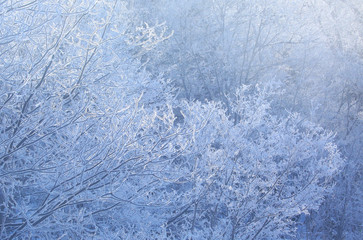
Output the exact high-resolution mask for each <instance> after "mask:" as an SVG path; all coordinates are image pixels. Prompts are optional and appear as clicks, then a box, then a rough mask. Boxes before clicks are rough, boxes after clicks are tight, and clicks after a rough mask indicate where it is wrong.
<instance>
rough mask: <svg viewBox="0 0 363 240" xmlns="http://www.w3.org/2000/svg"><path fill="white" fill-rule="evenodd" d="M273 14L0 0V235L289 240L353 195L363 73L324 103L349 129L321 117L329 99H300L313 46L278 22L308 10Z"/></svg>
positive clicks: (252, 8) (248, 8)
mask: <svg viewBox="0 0 363 240" xmlns="http://www.w3.org/2000/svg"><path fill="white" fill-rule="evenodd" d="M267 3H268V2H267V1H256V3H252V2H248V1H220V0H217V1H184V0H183V1H174V0H172V1H163V0H159V1H143V0H128V1H124V0H118V1H117V0H116V1H114V0H99V1H96V0H95V1H93V0H79V1H78V0H75V1H58V0H57V1H56V0H49V1H40V0H39V1H38V0H35V1H27V0H24V1H23V0H20V1H11V0H5V1H1V2H0V239H10V240H11V239H293V238H298V237H300V236H302V230H301V229H302V228H301V225H303V224H305V225H304V226H305V227H306V223H305V222H304V223H302V220H301V219H302V218H303V217H305V219H309V218H310V217H311V216H315V215H317V212H318V211H321V209H322V208H323V207H325V206H330V205H329V204H334V202H333V201H331V202H329V201H328V200H326V199H329V198H328V196H332V195H333V194H336V193H339V191H336V189H337V186H338V187H339V188H338V189H345V190H346V191H348V190H349V191H351V192H358V189H355V188H348V187H347V188H343V187H341V186H340V185H339V184H337V179H340V178H341V175H339V174H340V173H341V172H342V171H343V172H344V171H347V170H346V169H347V168H348V167H349V168H354V167H355V166H360V167H361V165H355V164H354V163H355V162H352V161H351V160H350V159H348V158H347V156H349V155H348V154H347V153H349V152H350V150H349V144H348V143H349V140H350V139H352V138H353V137H352V136H355V137H356V139H358V137H359V134H358V131H357V130H356V129H359V124H358V123H360V122H359V121H361V115H362V114H361V113H362V109H361V108H360V106H361V105H359V104H358V103H360V102H359V101H360V98H359V97H360V95H359V93H358V92H359V89H360V88H361V84H360V82H359V81H358V80H357V78H356V76H357V75H359V73H360V71H359V70H357V71H356V72H353V71H351V75H350V79H351V82H349V84H347V86H346V88H344V90H342V91H340V92H339V91H338V94H341V95H342V96H348V95H349V96H351V98H349V99H348V100H347V99H345V98H344V99H343V97H342V99H339V101H340V102H341V103H342V105H341V107H340V108H338V109H339V110H337V105H336V104H329V103H332V102H330V101H329V99H332V95H329V98H327V99H326V102H324V104H325V105H324V106H326V112H327V111H328V110H329V111H330V110H331V111H332V112H338V113H339V114H338V115H337V116H338V117H337V119H346V118H344V117H347V119H349V121H348V120H347V121H348V125H344V126H343V124H337V121H334V118H333V116H335V115H334V114H333V113H331V115H329V114H326V115H325V116H326V118H323V120H321V119H319V120H317V119H318V117H319V116H318V115H317V114H315V113H316V112H319V111H320V110H319V105H318V104H319V103H321V102H320V101H319V99H320V98H322V97H321V96H325V95H324V94H325V93H326V92H324V93H322V92H320V91H316V92H310V93H309V94H310V95H309V94H306V93H302V92H303V91H301V92H297V95H298V94H299V96H292V95H291V93H290V92H289V89H293V88H294V87H295V86H297V85H299V82H293V81H292V79H293V77H292V76H294V77H296V79H298V80H299V79H300V80H301V79H302V78H303V77H302V76H301V74H300V73H301V72H299V71H298V70H296V66H297V65H296V62H298V59H301V58H300V51H301V48H296V49H292V48H290V47H291V46H292V45H293V44H296V43H297V42H299V41H305V40H310V39H309V38H308V37H307V35H309V34H305V33H304V34H303V33H301V34H300V33H295V32H292V31H293V30H295V27H294V26H297V25H299V24H300V23H301V22H299V21H298V20H296V19H295V18H294V17H293V16H292V15H283V14H280V11H282V10H284V9H285V8H286V9H285V11H291V12H294V11H295V12H296V11H297V9H302V10H301V11H302V12H303V11H305V10H306V9H308V7H309V6H310V5H306V6H305V5H304V4H300V3H295V2H293V3H289V4H287V5H286V6H285V5H284V4H285V3H286V1H284V0H281V1H277V3H276V4H275V5H274V4H267ZM352 9H353V8H352ZM352 9H351V11H354V9H353V10H352ZM183 10H185V11H184V12H183ZM343 13H344V11H342V12H339V13H337V14H338V15H339V14H343ZM324 16H325V15H324ZM306 19H309V18H308V17H306ZM194 20H195V21H194ZM310 20H311V22H314V20H313V19H310ZM291 21H292V23H293V24H294V26H288V24H287V23H289V22H291ZM311 22H309V24H310V23H311ZM356 27H357V26H356V25H354V26H353V28H356ZM317 28H318V27H317V26H315V25H314V28H313V29H312V31H314V30H316V29H317ZM301 29H302V30H301V31H302V32H304V31H307V30H306V29H307V27H303V26H301ZM287 38H289V41H287V42H286V41H285V40H286V39H287ZM326 39H330V40H331V39H333V38H329V36H326ZM345 40H346V39H345ZM299 43H300V42H299ZM358 44H359V43H358V42H354V41H353V42H351V41H344V44H343V46H342V49H347V51H348V50H349V49H352V46H357V45H358ZM325 49H327V48H325ZM326 51H328V50H326ZM342 51H343V50H342ZM282 56H283V57H286V59H287V60H286V61H281V58H282ZM297 56H299V57H297ZM345 56H347V55H345ZM295 57H296V58H295ZM314 57H315V56H313V55H309V56H307V58H311V59H315V58H314ZM347 58H348V57H347ZM357 58H358V57H357V56H356V58H355V59H357ZM349 59H350V58H349ZM328 63H329V62H328ZM328 63H327V64H326V65H329V64H328ZM326 65H324V64H321V65H319V66H321V68H320V69H323V67H326V68H324V69H329V67H328V66H326ZM354 66H359V63H357V61H353V62H352V63H351V64H347V65H345V66H344V67H341V68H339V69H340V72H339V74H338V73H337V74H332V75H331V76H332V79H333V80H334V81H333V80H332V86H333V85H339V81H338V78H339V77H340V76H342V75H343V74H344V73H345V72H346V71H347V69H352V68H354ZM349 71H350V70H349ZM311 73H312V75H311V76H315V75H314V74H317V73H316V72H314V71H312V72H311ZM278 78H281V79H278ZM307 79H308V80H307V82H306V83H305V84H306V85H309V82H308V81H311V82H313V79H314V78H307ZM342 79H343V78H342ZM258 81H260V82H258ZM341 81H343V80H341ZM341 81H340V82H341ZM354 84H355V85H354ZM351 85H354V86H356V87H352V86H351ZM299 86H300V85H299ZM309 86H310V87H311V88H312V87H313V85H309ZM357 89H358V90H357ZM300 93H301V96H300ZM332 94H333V93H332ZM334 94H335V93H334ZM302 95H304V96H309V97H310V96H311V101H310V103H311V104H312V106H314V109H310V108H309V107H308V106H306V105H302V108H301V109H300V110H301V111H300V114H299V113H295V112H297V110H298V109H296V108H295V109H294V106H295V103H296V102H298V101H303V100H304V98H303V97H302ZM294 97H296V98H294ZM283 98H285V99H286V101H287V102H288V103H286V102H284V100H283ZM292 98H293V99H294V101H289V100H291V99H292ZM295 100H296V101H295ZM282 109H283V110H282ZM308 113H311V115H308ZM345 113H347V115H345ZM349 116H353V117H354V118H353V119H354V121H350V118H349ZM357 122H358V123H357ZM333 123H334V124H337V125H334V124H333ZM319 124H321V125H322V126H324V127H326V129H324V128H323V127H321V126H320V125H319ZM331 126H337V127H336V129H335V131H337V132H338V133H337V134H335V133H333V132H332V131H330V130H327V129H329V127H331ZM353 133H354V134H353ZM339 134H346V135H345V136H347V138H346V139H347V142H343V143H342V140H341V139H337V137H336V136H341V135H339ZM335 142H338V143H339V145H336V144H335ZM359 143H360V142H359ZM359 143H357V144H358V145H359ZM342 146H345V148H344V147H342ZM343 154H344V156H343ZM357 155H359V154H357ZM354 157H355V158H354V159H358V157H357V156H356V155H355V156H354ZM347 166H348V167H347ZM356 172H358V170H357V171H356ZM355 177H356V175H354V176H352V177H351V178H350V180H349V181H350V182H354V181H358V180H355ZM339 196H341V195H339ZM359 201H360V200H359V199H358V198H352V199H351V200H350V201H349V202H348V201H347V204H351V205H350V206H355V205H354V204H359ZM310 214H311V215H310ZM327 215H328V214H327ZM356 215H357V216H359V212H358V213H356ZM323 216H325V215H324V214H320V215H318V217H317V218H315V220H314V221H319V222H320V223H323V221H320V220H319V217H323ZM316 219H317V220H316ZM314 221H313V220H310V221H306V222H308V223H312V222H314ZM354 224H359V223H356V222H354ZM351 225H352V224H351ZM316 226H317V227H319V229H321V227H320V226H321V225H316ZM329 226H331V225H329ZM307 228H308V227H306V229H307ZM308 231H310V230H306V232H308ZM319 231H320V230H319ZM316 232H317V231H316ZM314 234H315V233H314ZM341 234H343V233H341ZM344 234H346V233H344ZM354 234H356V233H354ZM336 235H337V236H338V235H339V234H338V233H337V234H336ZM314 236H318V234H315V235H314ZM352 236H353V237H355V236H356V235H353V234H352Z"/></svg>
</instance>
